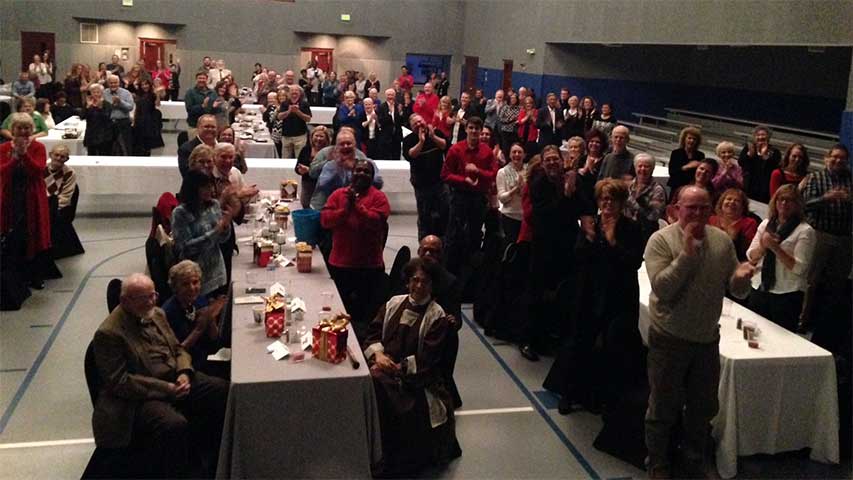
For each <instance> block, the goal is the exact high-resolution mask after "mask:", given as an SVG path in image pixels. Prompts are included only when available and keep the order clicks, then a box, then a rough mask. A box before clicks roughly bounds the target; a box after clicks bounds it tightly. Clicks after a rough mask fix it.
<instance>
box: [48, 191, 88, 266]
mask: <svg viewBox="0 0 853 480" xmlns="http://www.w3.org/2000/svg"><path fill="white" fill-rule="evenodd" d="M79 199H80V187H79V186H75V187H74V193H73V194H72V195H71V203H70V204H69V205H68V206H67V207H65V208H63V209H62V210H59V209H58V203H57V199H56V197H51V201H50V214H51V215H50V224H51V226H50V242H51V244H52V245H53V249H52V252H53V258H54V259H55V260H56V259H60V258H66V257H72V256H74V255H80V254H82V253H86V250H85V249H84V248H83V244H82V243H81V242H80V237H79V236H78V235H77V230H75V229H74V224H73V223H72V222H74V218H75V217H76V216H77V202H78V201H79Z"/></svg>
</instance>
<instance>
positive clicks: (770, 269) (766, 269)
mask: <svg viewBox="0 0 853 480" xmlns="http://www.w3.org/2000/svg"><path fill="white" fill-rule="evenodd" d="M799 224H800V219H799V218H790V219H788V221H787V222H785V223H784V224H783V225H781V226H780V225H779V218H778V217H773V218H772V219H771V220H770V222H769V223H768V224H767V229H766V230H765V231H767V232H770V233H775V234H776V235H778V236H779V242H780V243H781V242H782V241H783V240H785V239H786V238H788V236H789V235H791V233H793V231H794V229H795V228H797V225H799ZM775 284H776V254H775V253H773V251H772V250H767V251H766V252H764V260H763V261H762V264H761V286H760V289H761V291H762V292H769V291H770V290H771V289H772V288H773V286H774V285H775Z"/></svg>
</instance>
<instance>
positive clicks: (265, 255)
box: [253, 240, 273, 268]
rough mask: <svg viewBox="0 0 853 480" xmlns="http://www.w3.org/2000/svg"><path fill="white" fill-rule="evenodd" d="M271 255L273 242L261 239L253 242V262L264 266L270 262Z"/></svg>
mask: <svg viewBox="0 0 853 480" xmlns="http://www.w3.org/2000/svg"><path fill="white" fill-rule="evenodd" d="M272 255H273V243H272V242H270V241H265V240H262V241H260V242H256V243H255V251H254V255H253V257H254V260H255V264H256V265H257V266H259V267H261V268H266V266H267V265H268V264H269V263H270V259H271V258H272Z"/></svg>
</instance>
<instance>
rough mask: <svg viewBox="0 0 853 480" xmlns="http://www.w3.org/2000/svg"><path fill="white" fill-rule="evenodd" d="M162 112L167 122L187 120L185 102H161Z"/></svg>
mask: <svg viewBox="0 0 853 480" xmlns="http://www.w3.org/2000/svg"><path fill="white" fill-rule="evenodd" d="M160 112H162V113H163V119H165V120H186V119H187V107H186V105H184V102H174V101H171V100H164V101H162V102H160Z"/></svg>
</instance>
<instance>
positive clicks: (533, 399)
mask: <svg viewBox="0 0 853 480" xmlns="http://www.w3.org/2000/svg"><path fill="white" fill-rule="evenodd" d="M466 310H467V311H468V313H466ZM470 313H471V310H470V308H465V307H463V308H462V321H463V322H465V324H466V325H468V327H469V328H470V329H471V331H472V332H474V335H475V336H476V337H477V338H478V339H479V340H480V343H482V344H483V346H484V347H486V350H488V351H489V353H491V354H492V357H493V358H494V359H495V361H497V362H498V365H500V367H501V368H502V369H503V370H504V372H505V373H506V374H507V375H509V378H510V379H511V380H512V381H513V382H514V383H515V385H516V386H517V387H518V389H519V390H521V393H522V394H524V396H525V397H527V400H528V401H530V404H531V405H533V408H535V409H536V411H537V412H538V413H539V415H540V416H541V417H542V419H543V420H544V421H545V423H546V424H547V425H548V426H549V427H550V428H551V431H552V432H554V435H556V436H557V438H558V439H559V440H560V441H561V442H562V443H563V445H565V446H566V448H567V449H568V450H569V452H570V453H571V454H572V456H573V457H574V458H575V460H576V461H577V462H578V463H579V464H580V466H581V467H582V468H583V469H584V470H586V473H587V474H588V475H589V476H590V478H591V479H592V480H600V479H601V476H600V475H599V474H598V472H596V471H595V469H594V468H592V465H590V463H589V461H587V459H586V458H584V456H583V454H582V453H581V452H580V450H578V448H577V447H576V446H575V445H574V444H573V443H572V441H571V440H569V437H568V436H567V435H566V434H565V432H563V430H562V429H560V427H559V426H558V425H557V423H556V422H554V419H553V418H551V416H550V415H549V414H548V411H547V410H546V409H545V408H544V407H543V406H542V404H540V403H539V401H538V400H537V399H536V396H535V395H534V394H533V392H531V391H530V389H528V388H527V386H526V385H524V382H522V381H521V379H520V378H518V375H516V374H515V372H514V371H513V370H512V368H510V366H509V365H508V364H507V363H506V361H505V360H504V359H503V357H501V356H500V354H498V352H497V350H495V347H494V346H492V344H491V343H490V342H489V340H488V339H487V338H486V337H485V336H484V335H483V333H482V332H480V330H479V329H478V328H477V325H476V324H475V323H474V321H473V320H471V317H470V316H469V315H470Z"/></svg>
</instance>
